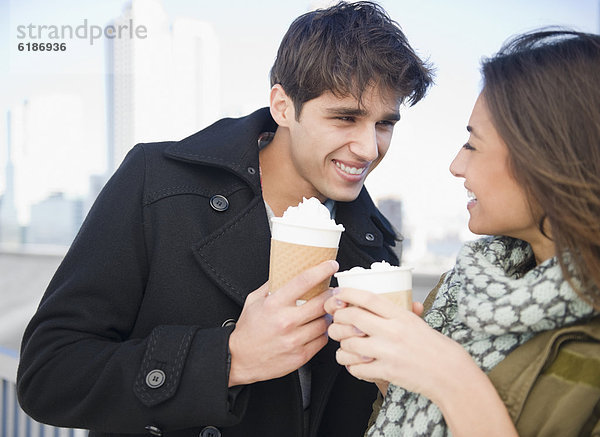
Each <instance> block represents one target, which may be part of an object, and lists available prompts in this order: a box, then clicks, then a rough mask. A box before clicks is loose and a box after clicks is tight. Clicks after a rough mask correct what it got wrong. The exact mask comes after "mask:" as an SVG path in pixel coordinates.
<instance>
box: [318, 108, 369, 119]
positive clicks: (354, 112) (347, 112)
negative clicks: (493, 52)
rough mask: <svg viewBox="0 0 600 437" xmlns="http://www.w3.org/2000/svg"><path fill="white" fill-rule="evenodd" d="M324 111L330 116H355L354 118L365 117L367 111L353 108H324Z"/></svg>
mask: <svg viewBox="0 0 600 437" xmlns="http://www.w3.org/2000/svg"><path fill="white" fill-rule="evenodd" d="M325 111H327V112H328V113H329V114H332V115H342V116H347V117H350V116H355V117H359V116H364V115H367V111H366V110H364V109H361V108H354V107H333V108H326V109H325Z"/></svg>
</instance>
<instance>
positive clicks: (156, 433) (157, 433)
mask: <svg viewBox="0 0 600 437" xmlns="http://www.w3.org/2000/svg"><path fill="white" fill-rule="evenodd" d="M144 429H145V430H146V431H148V434H150V435H154V436H156V437H161V436H162V431H161V430H160V429H158V427H156V426H154V425H148V426H146V427H145V428H144Z"/></svg>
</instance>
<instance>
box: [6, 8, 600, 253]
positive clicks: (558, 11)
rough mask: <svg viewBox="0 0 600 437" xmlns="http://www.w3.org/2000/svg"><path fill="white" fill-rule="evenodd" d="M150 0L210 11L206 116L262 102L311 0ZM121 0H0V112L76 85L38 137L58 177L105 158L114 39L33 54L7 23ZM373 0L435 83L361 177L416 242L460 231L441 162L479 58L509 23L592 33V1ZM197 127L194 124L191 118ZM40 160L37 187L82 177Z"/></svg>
mask: <svg viewBox="0 0 600 437" xmlns="http://www.w3.org/2000/svg"><path fill="white" fill-rule="evenodd" d="M142 1H143V0H142ZM161 3H162V6H163V8H164V10H165V11H166V15H167V17H168V21H169V23H171V24H172V23H173V22H174V21H175V20H176V19H178V18H182V17H183V18H187V19H193V20H198V21H203V22H207V23H211V26H212V27H213V28H214V32H215V35H216V37H217V38H218V44H219V47H220V53H221V55H220V57H221V61H220V62H219V61H216V62H218V63H219V66H220V71H221V74H220V75H219V76H220V79H221V83H222V92H221V93H220V99H219V100H220V102H221V104H220V107H221V111H220V113H219V114H216V115H215V117H214V118H215V120H216V118H218V117H220V116H239V115H244V114H246V113H249V112H251V111H253V110H254V109H257V108H258V107H260V106H266V105H267V104H268V90H269V85H268V72H269V68H270V66H271V64H272V61H273V59H274V56H275V52H276V49H277V46H278V44H279V42H280V40H281V37H282V36H283V34H284V32H285V30H286V29H287V27H288V25H289V23H290V22H291V21H292V20H293V19H294V18H295V17H296V16H298V15H300V14H301V13H303V12H306V11H307V10H308V9H309V8H310V7H311V6H314V5H315V4H316V3H321V4H322V3H323V2H308V1H307V2H305V3H302V2H300V4H296V3H294V4H279V3H276V2H273V1H262V2H260V1H257V2H254V3H252V4H248V3H244V2H241V1H233V2H230V3H227V4H213V2H202V1H195V2H191V1H184V0H170V1H169V0H164V1H162V2H161ZM127 4H128V2H125V1H122V0H106V1H105V2H102V3H101V6H100V5H98V3H97V2H91V1H89V0H83V1H79V2H75V1H73V0H58V1H57V2H56V3H54V4H53V5H52V7H50V6H49V5H48V4H47V3H45V2H42V1H39V0H29V1H24V2H19V3H17V2H15V1H8V2H7V1H4V2H3V3H0V8H1V9H0V16H2V17H4V18H2V19H3V20H4V23H0V24H2V26H0V29H4V34H3V35H2V37H3V39H2V40H1V41H3V43H2V45H0V54H2V60H3V64H1V67H2V69H1V70H0V74H1V75H2V76H1V77H0V79H4V80H1V81H0V82H1V85H0V97H1V100H0V102H1V105H0V110H2V111H3V113H6V111H7V110H10V109H11V108H15V107H19V105H23V102H24V101H30V102H32V101H35V100H37V99H39V98H40V96H46V95H48V94H52V93H54V94H67V95H71V96H76V97H77V98H79V99H81V101H82V104H81V106H80V108H81V109H80V111H79V112H78V114H79V121H75V122H73V123H74V124H76V125H77V126H74V125H72V126H69V127H68V129H65V127H64V126H59V127H57V129H55V130H56V133H55V135H57V137H56V138H58V139H55V140H53V142H52V143H51V144H48V146H47V147H48V148H50V149H51V150H50V151H49V152H48V154H47V156H46V157H45V159H44V161H43V162H42V164H45V165H46V166H51V167H55V168H56V172H57V173H58V174H59V175H60V176H61V177H62V175H61V173H65V174H68V173H70V172H71V170H72V169H75V170H76V169H80V170H81V169H82V168H84V167H89V168H91V170H90V171H91V172H92V173H102V172H103V171H106V170H107V169H110V164H109V162H108V158H107V156H106V155H107V151H106V150H107V147H108V144H109V137H108V133H107V131H108V129H107V126H108V125H109V123H108V120H107V119H108V117H109V116H108V115H107V112H106V110H105V107H106V104H107V100H108V98H107V91H108V86H109V85H108V84H107V82H106V73H107V72H108V71H107V67H106V66H105V60H106V49H107V45H108V44H109V43H110V42H111V41H115V42H116V41H117V40H115V39H113V40H110V41H109V38H107V37H106V36H104V37H100V38H98V39H96V40H94V41H93V44H92V43H91V42H90V38H89V35H88V38H87V39H85V38H82V39H81V40H75V39H72V40H69V41H68V44H69V47H68V51H66V52H62V53H58V52H51V53H46V54H45V56H46V57H45V58H44V57H41V56H39V55H40V54H39V53H38V54H37V55H34V54H33V53H23V52H20V53H19V52H17V51H16V44H17V43H18V42H23V41H24V40H23V39H19V38H18V37H19V34H18V32H17V29H16V27H17V26H19V25H28V24H30V23H33V24H34V25H40V24H45V25H56V26H58V25H65V26H72V27H73V28H75V27H76V26H80V25H81V24H82V23H84V22H85V23H86V25H87V26H88V27H91V26H97V27H99V28H103V29H106V27H107V26H109V25H110V24H111V23H112V22H113V21H114V20H115V19H116V18H117V17H119V16H121V15H122V14H123V13H124V11H126V10H127V7H128V6H127ZM380 4H381V5H382V6H383V7H385V8H386V9H387V10H388V12H389V13H390V15H391V16H392V18H393V19H395V20H397V21H398V22H399V23H400V25H401V27H402V28H403V30H404V31H405V33H406V34H407V37H408V39H409V41H410V42H411V44H412V45H413V46H414V47H415V49H416V50H417V51H418V53H419V54H420V55H421V56H423V57H424V58H427V59H429V60H430V61H431V62H432V63H433V64H434V66H435V67H436V85H435V87H434V88H433V89H432V90H431V91H430V93H429V95H428V96H427V97H426V98H425V99H424V101H423V102H420V103H419V104H418V105H416V106H415V107H414V108H403V109H402V120H401V121H400V123H399V124H398V127H397V128H396V132H395V134H394V140H393V143H392V148H391V150H390V152H389V153H388V156H387V157H386V159H385V160H384V161H383V163H382V164H381V165H380V167H379V168H378V169H377V170H376V171H375V172H374V173H373V174H372V175H370V176H369V179H368V180H367V183H366V185H367V187H368V188H369V190H370V191H371V194H372V195H373V197H375V198H377V199H383V198H390V197H393V198H397V199H401V200H402V203H403V210H404V211H405V214H406V220H405V222H404V224H405V226H406V228H405V229H404V232H405V233H407V232H410V233H411V236H412V239H413V241H415V240H416V241H420V243H419V246H420V247H423V242H424V241H425V240H426V239H428V238H438V239H442V238H444V235H445V234H447V233H456V234H457V235H459V237H460V238H462V239H465V238H468V237H469V236H470V235H469V233H468V231H467V230H466V217H467V213H466V209H465V204H466V195H465V192H464V189H463V188H462V181H460V180H458V179H454V178H452V177H451V175H450V174H449V172H448V165H449V163H450V161H451V159H452V157H453V155H454V153H455V152H456V151H457V150H458V148H459V147H460V145H461V144H462V143H463V142H464V141H465V140H466V136H467V135H466V130H465V129H464V126H465V125H466V123H467V120H468V117H469V114H470V111H471V107H472V104H473V102H474V101H475V98H476V96H477V94H478V92H479V87H480V78H479V60H480V58H481V57H483V56H490V55H492V54H493V53H494V52H495V51H496V50H498V49H499V47H500V45H501V43H502V42H503V41H504V40H505V39H506V38H508V37H509V36H510V35H512V34H514V33H516V32H522V31H526V30H531V29H533V28H538V27H541V26H546V25H564V26H570V27H575V28H576V29H578V30H584V31H591V32H596V33H597V32H598V30H599V27H600V26H599V24H598V23H599V19H600V12H599V10H600V9H599V5H600V3H599V2H598V1H597V0H578V1H575V2H566V1H559V0H550V1H539V0H536V1H529V2H518V1H516V0H510V1H506V2H503V3H502V4H494V5H488V4H484V5H482V4H480V2H475V1H467V0H463V1H456V2H451V4H449V2H443V1H441V0H435V1H433V0H432V1H428V2H421V3H419V4H413V3H410V2H404V1H381V2H380ZM27 6H28V7H27ZM261 18H262V19H264V20H261ZM0 20H1V19H0ZM86 20H87V21H86ZM267 20H268V21H267ZM142 21H143V20H142ZM263 21H264V22H263ZM132 24H134V23H133V22H132ZM135 24H136V25H144V26H146V24H148V23H143V22H141V21H140V22H135ZM7 42H8V44H7ZM118 42H122V41H120V40H119V41H118ZM213 91H214V90H213ZM172 107H176V105H175V106H172ZM169 110H172V109H169ZM188 112H189V111H188ZM63 115H64V114H63ZM196 123H197V124H201V123H200V122H197V121H196ZM201 127H202V126H200V125H198V126H197V129H200V128H201ZM77 129H81V130H82V131H83V132H84V134H83V136H84V140H82V141H83V143H85V152H84V154H85V158H77V159H76V158H75V157H73V158H72V159H65V158H63V159H53V155H60V153H59V151H60V144H61V141H60V138H61V136H60V135H64V134H65V133H66V132H71V133H75V134H76V132H75V131H76V130H77ZM197 129H196V130H197ZM145 132H146V133H147V134H148V136H149V137H150V138H148V137H147V138H144V139H143V140H144V141H149V140H164V139H179V138H176V137H171V138H162V137H161V138H152V133H151V132H150V130H149V129H147V130H146V131H145ZM189 133H192V132H189ZM38 134H39V133H38ZM77 135H79V134H76V135H75V136H77ZM175 136H177V134H175ZM180 136H185V135H184V134H183V133H182V134H180ZM6 137H7V135H6V123H5V122H1V123H0V138H2V140H1V141H0V150H2V153H0V193H2V192H3V191H4V185H5V174H4V173H5V171H6V163H5V149H6V144H5V139H6ZM132 142H135V139H133V140H132ZM129 146H130V147H131V146H133V144H130V145H129ZM77 149H81V147H78V148H77ZM52 150H54V152H55V153H51V152H52ZM75 155H76V154H75ZM44 171H45V170H44V169H43V166H42V167H41V170H37V171H36V170H31V173H30V178H29V180H30V181H31V182H32V183H33V184H37V185H40V186H48V187H49V191H48V193H47V194H48V195H49V194H51V192H54V191H63V192H65V194H67V195H71V192H74V191H77V190H76V188H78V187H80V186H81V185H82V183H81V182H77V183H76V184H75V183H72V184H69V183H64V187H63V188H64V189H63V190H57V189H52V190H50V187H52V185H53V182H56V179H54V181H49V180H47V179H44V178H43V177H42V176H43V174H44Z"/></svg>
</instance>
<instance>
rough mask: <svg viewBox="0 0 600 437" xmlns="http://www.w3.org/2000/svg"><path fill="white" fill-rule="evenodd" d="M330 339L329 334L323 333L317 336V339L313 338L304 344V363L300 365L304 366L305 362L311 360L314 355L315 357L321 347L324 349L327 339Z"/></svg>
mask: <svg viewBox="0 0 600 437" xmlns="http://www.w3.org/2000/svg"><path fill="white" fill-rule="evenodd" d="M328 340H329V339H328V338H327V335H321V336H319V337H316V338H315V339H313V340H311V341H310V342H308V343H307V344H306V345H305V346H304V357H303V359H302V363H301V364H300V366H303V365H304V364H306V363H307V362H308V361H310V359H311V358H312V357H314V356H315V355H316V353H317V352H319V351H320V350H321V349H323V347H324V346H325V345H326V344H327V341H328ZM300 366H298V367H300Z"/></svg>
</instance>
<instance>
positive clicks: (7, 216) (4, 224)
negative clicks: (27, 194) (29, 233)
mask: <svg viewBox="0 0 600 437" xmlns="http://www.w3.org/2000/svg"><path fill="white" fill-rule="evenodd" d="M6 125H7V141H6V144H7V147H6V168H5V175H6V180H5V181H4V194H3V195H2V196H0V244H2V245H9V246H15V245H19V244H21V241H22V238H21V227H20V226H19V220H18V214H17V207H16V205H15V169H14V165H13V158H12V150H11V130H10V125H11V121H10V112H8V114H7V116H6Z"/></svg>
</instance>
